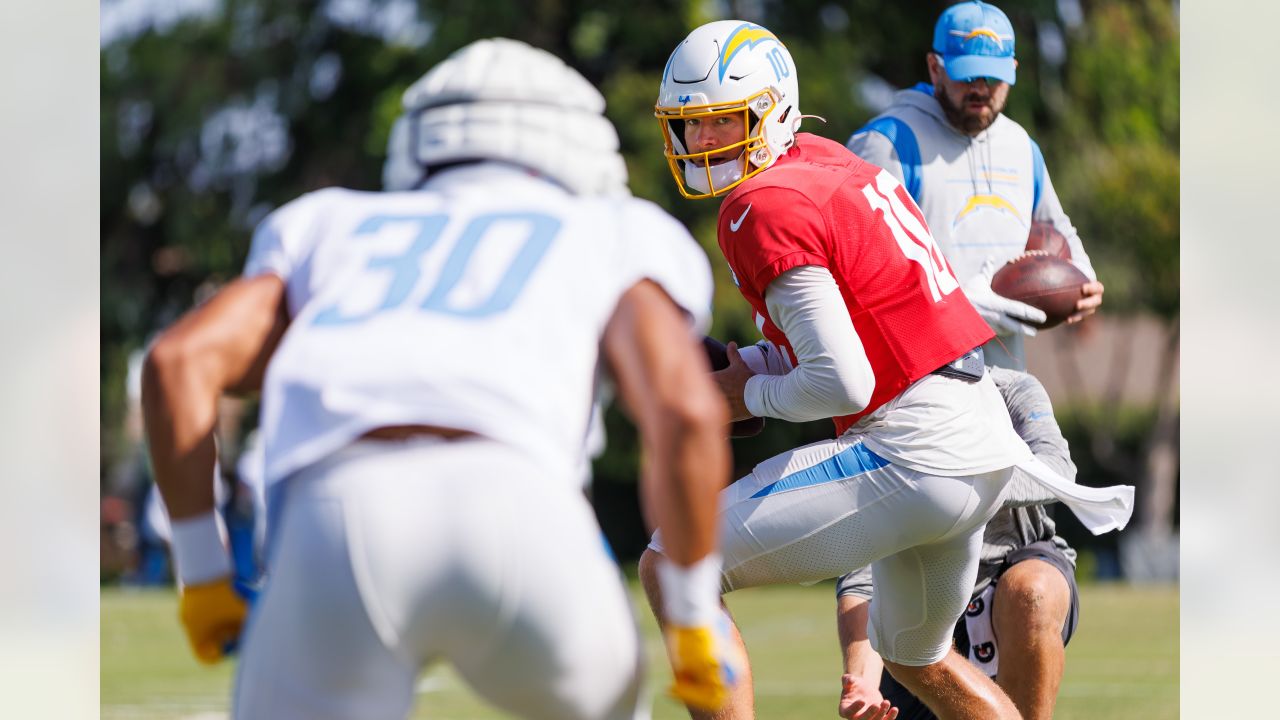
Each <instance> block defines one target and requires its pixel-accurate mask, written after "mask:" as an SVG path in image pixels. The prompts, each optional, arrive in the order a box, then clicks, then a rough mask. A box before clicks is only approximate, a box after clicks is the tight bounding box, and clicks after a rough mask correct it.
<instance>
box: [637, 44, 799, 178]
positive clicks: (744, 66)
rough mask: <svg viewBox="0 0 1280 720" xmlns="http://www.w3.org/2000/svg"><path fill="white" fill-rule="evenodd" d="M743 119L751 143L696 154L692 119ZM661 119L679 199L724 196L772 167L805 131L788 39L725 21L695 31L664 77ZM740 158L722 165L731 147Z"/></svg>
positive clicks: (657, 113) (660, 93)
mask: <svg viewBox="0 0 1280 720" xmlns="http://www.w3.org/2000/svg"><path fill="white" fill-rule="evenodd" d="M734 113H737V114H740V115H741V117H742V120H743V123H742V126H743V129H744V130H743V134H744V137H743V139H742V140H741V141H740V142H736V143H733V144H731V145H725V146H722V147H719V148H716V149H715V150H714V151H711V152H690V149H689V148H688V147H687V146H686V143H685V138H684V129H685V121H687V120H689V119H691V118H699V119H707V118H714V117H718V116H723V115H731V114H734ZM654 115H655V116H656V117H657V118H658V122H659V123H660V124H661V125H662V134H663V137H664V138H665V140H666V156H667V164H668V165H670V167H671V174H672V176H673V177H675V180H676V185H678V186H679V188H680V194H682V195H684V196H685V197H687V198H691V199H698V198H706V197H713V196H717V195H723V194H724V193H726V192H728V191H729V190H731V189H733V188H735V187H737V186H738V185H739V184H740V183H742V182H743V181H744V180H746V179H747V178H749V177H751V176H753V175H755V174H756V173H758V172H760V171H762V170H764V169H765V168H767V167H769V166H770V165H772V164H773V163H774V161H776V160H777V159H778V157H779V156H781V155H782V154H783V153H785V152H786V151H787V148H789V147H791V145H792V143H794V142H795V136H796V131H797V130H798V129H799V128H800V86H799V84H798V83H797V82H796V65H795V62H793V61H792V60H791V53H789V52H787V48H786V47H785V46H783V44H782V41H780V40H778V38H777V36H775V35H774V34H773V33H771V32H769V31H768V30H767V29H765V28H763V27H761V26H759V25H756V24H754V23H749V22H745V21H743V20H719V21H716V22H712V23H707V24H706V25H703V26H702V27H700V28H698V29H697V30H694V31H693V32H691V33H689V37H687V38H685V39H684V42H682V43H680V44H679V45H678V46H676V49H675V51H674V52H672V53H671V58H670V59H669V60H667V67H666V69H665V70H663V71H662V86H661V88H660V90H659V91H658V104H657V106H656V107H655V108H654ZM734 147H741V148H742V150H741V153H740V154H739V155H738V156H737V158H736V159H733V160H730V161H727V162H723V161H721V162H719V163H718V164H717V163H716V161H715V160H714V159H713V158H712V157H711V156H712V155H713V154H714V155H719V156H720V157H723V155H722V154H723V152H724V151H725V150H726V149H730V148H734Z"/></svg>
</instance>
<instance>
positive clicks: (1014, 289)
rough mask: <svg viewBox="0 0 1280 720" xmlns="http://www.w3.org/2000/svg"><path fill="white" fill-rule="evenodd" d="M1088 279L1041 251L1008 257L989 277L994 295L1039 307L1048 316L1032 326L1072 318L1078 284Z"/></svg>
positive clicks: (1043, 326)
mask: <svg viewBox="0 0 1280 720" xmlns="http://www.w3.org/2000/svg"><path fill="white" fill-rule="evenodd" d="M1087 282H1089V278H1088V277H1086V276H1085V274H1084V273H1083V272H1080V268H1078V267H1076V266H1075V265H1072V264H1071V261H1070V260H1064V259H1062V258H1060V257H1057V256H1056V255H1052V254H1050V253H1049V252H1047V251H1044V250H1034V251H1031V252H1026V253H1023V254H1022V255H1019V256H1018V257H1016V258H1014V259H1012V260H1010V261H1009V262H1007V263H1005V264H1004V267H1002V268H1000V269H999V270H998V271H997V272H996V274H995V276H994V277H992V278H991V289H992V290H994V291H995V293H996V294H997V295H1002V296H1004V297H1007V298H1009V299H1010V300H1017V301H1018V302H1024V303H1026V304H1028V305H1031V306H1032V307H1037V308H1040V309H1041V310H1043V311H1044V314H1045V315H1047V316H1048V317H1047V318H1046V319H1045V322H1043V323H1040V324H1036V323H1032V324H1033V325H1034V326H1035V327H1037V328H1039V329H1041V330H1043V329H1046V328H1051V327H1054V326H1055V325H1058V324H1059V323H1061V322H1062V321H1064V320H1066V319H1067V318H1069V317H1071V315H1072V313H1074V312H1075V308H1076V302H1077V301H1078V300H1079V299H1080V298H1081V297H1082V295H1081V294H1080V286H1081V285H1084V284H1085V283H1087Z"/></svg>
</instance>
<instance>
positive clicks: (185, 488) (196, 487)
mask: <svg viewBox="0 0 1280 720" xmlns="http://www.w3.org/2000/svg"><path fill="white" fill-rule="evenodd" d="M287 325H288V319H287V314H286V311H285V302H284V282H283V281H282V280H281V279H280V278H279V277H277V276H275V275H269V274H266V275H258V276H256V277H253V278H247V279H239V280H236V281H234V282H232V283H230V284H228V285H227V286H226V287H225V288H223V289H222V290H220V291H219V292H218V293H217V294H216V295H214V296H213V298H211V299H210V300H209V301H208V302H207V303H205V304H204V305H202V306H200V307H198V308H196V309H194V310H192V311H191V312H189V313H187V314H186V315H184V316H183V317H182V318H181V319H180V320H178V322H177V323H176V324H174V325H173V327H171V328H169V329H168V330H167V331H165V332H164V333H163V334H162V335H161V336H160V337H159V339H157V340H156V342H155V343H154V345H152V347H151V350H150V351H149V352H148V353H147V359H146V361H145V364H144V365H143V371H142V409H143V419H144V422H145V427H146V433H147V443H148V451H149V452H150V455H151V465H152V470H153V472H154V474H155V480H156V486H157V487H158V488H159V490H160V495H161V497H163V498H164V501H165V505H166V506H167V507H168V509H169V514H170V517H171V518H172V521H173V543H172V548H173V555H174V564H175V566H176V570H177V575H178V579H179V581H180V583H181V584H182V599H181V602H180V610H179V612H180V614H181V616H182V620H183V624H184V625H185V626H186V629H187V634H188V637H189V639H190V640H191V643H192V646H193V647H194V649H195V652H196V656H197V657H198V658H199V659H200V660H202V661H204V662H214V661H216V660H217V659H219V658H220V657H221V656H222V654H223V652H224V648H225V647H226V646H227V645H228V644H231V643H234V642H235V639H236V638H237V637H238V636H239V632H240V626H241V624H242V623H243V620H244V615H245V612H246V608H245V604H244V600H243V599H242V598H240V597H239V596H238V595H237V594H236V593H235V592H234V591H233V589H232V587H231V583H230V575H231V562H230V557H229V556H228V554H227V550H226V548H225V546H224V544H223V539H222V535H223V532H224V531H223V530H222V529H221V527H220V525H219V521H218V517H217V514H216V513H215V512H214V499H213V483H212V481H211V478H212V477H213V472H214V460H215V458H216V457H217V447H216V444H215V441H214V430H215V426H216V424H217V420H218V399H219V397H220V396H221V395H222V394H223V393H224V392H247V391H251V390H256V389H258V388H260V387H261V385H262V376H263V374H264V372H265V369H266V364H267V361H268V360H269V359H270V357H271V353H272V352H273V351H274V349H275V346H276V344H277V343H278V342H279V340H280V337H281V335H283V334H284V330H285V328H286V327H287Z"/></svg>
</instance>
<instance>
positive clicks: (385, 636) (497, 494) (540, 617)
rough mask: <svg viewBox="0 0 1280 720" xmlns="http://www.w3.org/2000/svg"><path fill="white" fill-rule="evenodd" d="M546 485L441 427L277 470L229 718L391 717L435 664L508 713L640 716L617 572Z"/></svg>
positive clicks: (567, 492) (572, 496)
mask: <svg viewBox="0 0 1280 720" xmlns="http://www.w3.org/2000/svg"><path fill="white" fill-rule="evenodd" d="M548 480H549V479H548V478H543V477H539V473H538V471H537V468H535V467H534V466H533V465H532V464H531V463H530V462H529V460H528V459H527V457H526V456H523V455H521V454H518V453H517V452H515V451H513V450H511V449H509V448H508V447H506V446H504V445H502V444H500V443H496V442H493V441H489V440H481V439H467V440H461V441H445V440H441V439H436V438H424V439H415V440H412V441H409V442H385V441H368V440H366V441H361V442H358V443H356V444H354V445H352V446H350V447H348V448H346V449H344V450H342V451H340V452H338V453H336V454H335V455H333V456H331V457H329V458H328V459H326V460H324V461H322V462H320V463H318V464H316V465H313V466H310V467H308V468H306V469H304V470H302V471H300V472H298V473H297V474H295V475H294V476H292V477H290V478H289V479H287V480H286V481H285V482H287V483H288V485H287V486H286V487H285V488H284V492H283V493H282V494H281V495H282V497H283V504H282V507H281V508H279V510H280V512H279V513H277V514H274V515H273V518H274V517H279V518H280V521H279V525H278V526H274V527H272V528H271V535H272V537H271V544H272V547H271V555H270V560H269V565H268V567H269V579H268V581H267V587H266V590H265V592H264V594H263V596H262V597H261V598H260V599H259V602H258V604H257V605H256V607H255V608H254V611H253V613H252V614H251V617H250V620H249V625H248V628H247V631H246V639H245V644H244V649H243V657H242V659H241V661H240V667H239V670H238V675H237V678H236V689H235V700H234V708H233V716H234V717H236V718H244V719H247V720H260V719H261V720H266V719H271V720H282V719H283V720H288V719H290V718H299V719H301V718H307V719H309V720H321V719H326V718H334V719H337V718H349V719H351V720H356V719H358V720H377V719H380V718H403V717H405V716H406V715H407V714H408V713H409V712H410V710H411V708H412V703H413V699H414V686H415V683H416V680H417V677H418V674H419V671H420V670H421V669H422V668H423V666H425V665H427V664H429V663H431V662H432V661H435V660H445V661H448V662H451V663H452V664H453V665H454V667H455V668H456V669H457V671H458V673H459V674H460V675H461V676H462V678H463V679H464V680H465V681H466V682H467V683H468V684H469V685H470V686H471V687H472V688H474V689H475V691H476V692H477V693H479V695H481V696H482V697H484V698H485V699H486V700H488V701H489V702H491V703H493V704H494V705H496V706H498V707H500V708H502V709H503V710H505V711H507V712H510V713H512V714H515V715H518V716H521V717H527V718H546V719H547V720H567V719H572V718H583V719H587V718H635V717H648V708H647V707H639V708H638V707H637V705H638V704H639V703H640V702H641V701H640V699H639V695H640V692H639V688H640V679H639V677H640V669H641V667H642V666H643V663H642V661H641V659H640V652H641V644H640V642H639V639H638V632H637V629H636V624H635V620H634V617H633V615H632V613H631V608H630V605H629V600H628V597H627V594H626V591H625V588H624V586H623V583H622V581H621V577H620V575H619V573H618V570H617V567H616V566H615V565H614V563H613V561H612V560H611V559H610V557H609V554H608V551H607V550H606V548H605V545H604V541H603V536H602V535H601V533H600V529H599V526H598V525H597V524H596V521H595V517H594V516H593V514H592V511H591V507H590V505H589V504H588V503H587V501H586V499H585V498H584V497H583V496H582V494H581V493H578V492H576V491H574V490H571V489H568V485H567V483H564V482H549V481H548ZM557 480H560V479H559V478H557ZM276 497H277V496H275V495H273V502H274V501H275V499H276Z"/></svg>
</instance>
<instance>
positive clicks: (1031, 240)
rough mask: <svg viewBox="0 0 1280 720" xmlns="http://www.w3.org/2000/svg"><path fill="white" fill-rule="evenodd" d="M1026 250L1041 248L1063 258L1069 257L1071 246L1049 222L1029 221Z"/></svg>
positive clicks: (1067, 258)
mask: <svg viewBox="0 0 1280 720" xmlns="http://www.w3.org/2000/svg"><path fill="white" fill-rule="evenodd" d="M1027 250H1028V251H1031V250H1043V251H1045V252H1047V253H1049V254H1050V255H1056V256H1057V257H1060V258H1062V259H1063V260H1070V259H1071V246H1070V245H1068V244H1067V239H1066V238H1065V237H1063V236H1062V233H1060V232H1058V228H1056V227H1054V226H1053V223H1051V222H1044V221H1040V222H1035V223H1031V232H1030V233H1028V234H1027Z"/></svg>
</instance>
